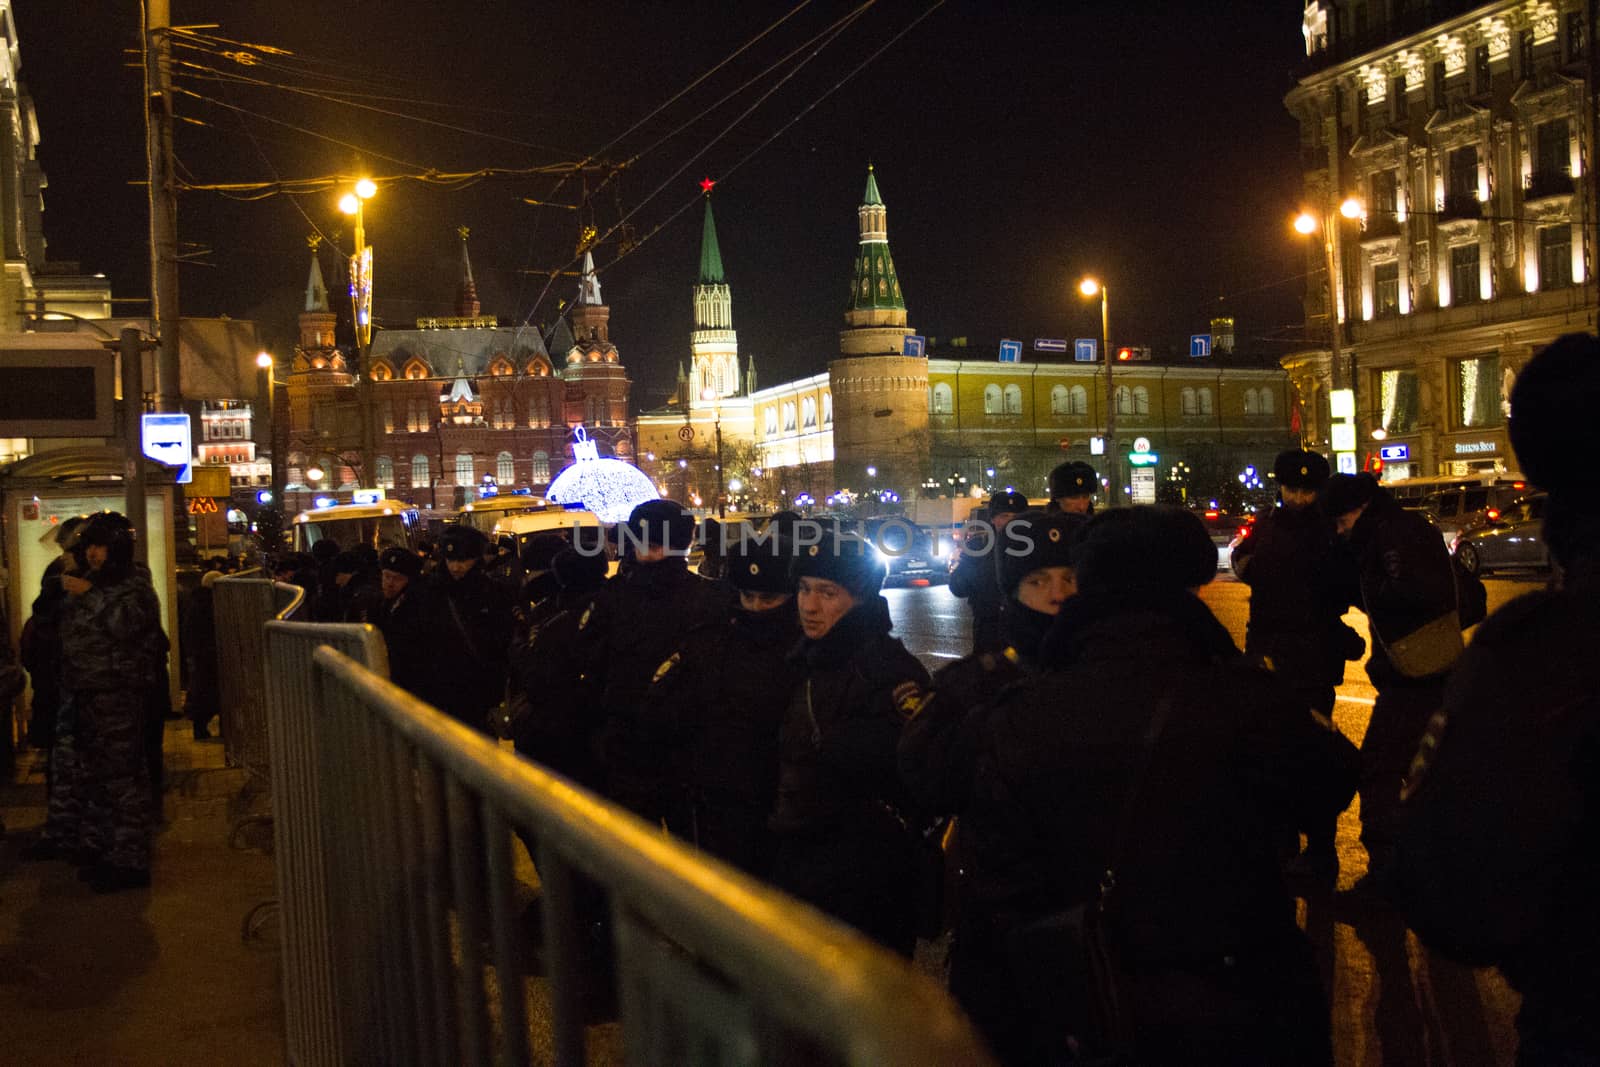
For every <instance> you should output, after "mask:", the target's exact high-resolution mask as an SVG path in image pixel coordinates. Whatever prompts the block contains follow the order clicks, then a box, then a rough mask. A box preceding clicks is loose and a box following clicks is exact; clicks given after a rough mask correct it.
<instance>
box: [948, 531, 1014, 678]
mask: <svg viewBox="0 0 1600 1067" xmlns="http://www.w3.org/2000/svg"><path fill="white" fill-rule="evenodd" d="M1000 551H1002V550H1001V549H1000V548H999V547H998V546H994V547H993V550H992V551H990V552H987V553H985V554H983V555H977V554H971V555H968V554H965V553H964V554H963V555H962V557H961V560H960V562H958V563H957V564H956V569H955V570H953V571H951V572H950V592H951V594H953V595H954V596H958V597H960V598H961V599H963V600H965V601H966V602H967V606H968V607H969V608H971V609H972V651H973V652H975V653H976V652H998V651H1000V649H1001V648H1003V647H1004V641H1003V640H1002V638H1001V634H1000V606H1001V604H1003V603H1004V602H1005V599H1006V598H1005V594H1003V593H1002V592H1001V591H1000V575H999V572H998V570H997V568H996V565H995V564H996V556H997V555H998V553H999V552H1000Z"/></svg>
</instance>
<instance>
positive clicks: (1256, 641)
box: [1233, 507, 1363, 689]
mask: <svg viewBox="0 0 1600 1067" xmlns="http://www.w3.org/2000/svg"><path fill="white" fill-rule="evenodd" d="M1334 558H1335V545H1334V535H1333V526H1332V524H1331V523H1330V522H1328V520H1327V519H1326V518H1325V517H1324V516H1323V515H1322V512H1321V511H1320V510H1319V509H1318V508H1315V507H1309V508H1288V507H1282V508H1278V509H1277V510H1275V511H1272V512H1270V513H1268V514H1267V515H1265V516H1263V517H1262V518H1261V519H1260V520H1259V521H1258V522H1256V523H1255V525H1254V527H1252V532H1251V534H1250V536H1249V537H1247V538H1245V539H1244V540H1243V541H1242V542H1240V543H1239V545H1238V547H1236V548H1235V549H1234V550H1233V569H1234V573H1235V574H1237V575H1238V576H1239V577H1240V579H1241V580H1242V581H1243V582H1244V583H1245V584H1246V585H1248V586H1249V587H1250V621H1249V624H1248V626H1247V628H1246V630H1245V645H1244V647H1245V651H1246V652H1248V653H1250V654H1251V655H1253V656H1259V657H1265V658H1267V659H1270V660H1271V661H1272V664H1273V669H1274V670H1275V671H1276V673H1277V674H1278V675H1279V676H1280V677H1281V678H1283V680H1284V681H1285V682H1287V683H1288V684H1289V685H1291V686H1294V687H1295V688H1297V689H1317V688H1324V687H1333V686H1337V685H1338V684H1339V683H1340V682H1341V681H1343V680H1344V663H1345V660H1346V659H1359V658H1360V655H1361V652H1362V650H1363V649H1362V647H1361V646H1362V641H1361V636H1360V635H1359V634H1357V633H1356V632H1355V631H1354V630H1352V629H1350V628H1349V627H1348V626H1346V625H1345V624H1344V622H1343V621H1342V616H1343V615H1344V610H1345V604H1343V603H1341V602H1340V597H1339V593H1338V590H1337V589H1336V588H1335V586H1334V581H1335V576H1334V566H1333V562H1334ZM1351 652H1354V653H1355V655H1353V656H1352V655H1350V653H1351Z"/></svg>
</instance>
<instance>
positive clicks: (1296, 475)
mask: <svg viewBox="0 0 1600 1067" xmlns="http://www.w3.org/2000/svg"><path fill="white" fill-rule="evenodd" d="M1328 473H1329V472H1328V461H1327V460H1326V459H1324V458H1323V457H1322V456H1321V455H1319V454H1317V453H1316V452H1308V451H1305V450H1303V449H1291V450H1289V451H1287V452H1283V453H1280V454H1279V455H1278V458H1277V459H1276V461H1274V463H1273V475H1274V477H1275V478H1276V480H1277V483H1278V496H1279V504H1278V507H1277V508H1275V509H1273V510H1272V511H1271V512H1269V513H1267V514H1266V515H1263V516H1261V517H1260V518H1258V519H1257V520H1256V522H1255V523H1254V524H1253V525H1251V526H1250V527H1249V528H1248V529H1249V531H1250V532H1249V534H1248V536H1246V537H1245V538H1244V540H1242V541H1240V542H1239V544H1238V546H1237V547H1235V548H1234V550H1233V564H1232V565H1233V571H1234V573H1235V574H1236V575H1238V577H1239V578H1240V579H1241V580H1242V581H1243V582H1244V583H1245V584H1246V585H1248V586H1249V587H1250V621H1249V623H1248V625H1247V627H1246V629H1245V644H1244V648H1245V652H1246V653H1247V654H1249V655H1252V656H1258V657H1262V658H1264V659H1266V660H1268V661H1270V662H1271V664H1272V668H1273V670H1274V671H1275V672H1276V673H1277V675H1278V677H1280V678H1282V679H1283V680H1284V681H1285V682H1286V683H1287V684H1288V685H1289V686H1290V687H1291V688H1292V689H1293V690H1294V691H1295V693H1296V695H1297V696H1299V697H1300V698H1301V699H1302V700H1303V701H1304V702H1305V705H1306V707H1308V708H1311V709H1312V710H1313V711H1316V712H1317V713H1318V714H1321V715H1324V716H1328V717H1331V716H1332V715H1333V705H1334V690H1335V688H1336V687H1337V686H1338V685H1339V683H1340V682H1341V681H1343V680H1344V664H1345V661H1346V660H1351V659H1360V658H1361V654H1362V652H1364V651H1365V648H1366V643H1365V642H1364V641H1363V640H1362V638H1361V635H1360V634H1358V633H1356V632H1355V631H1354V630H1352V629H1350V627H1348V626H1346V625H1345V624H1344V621H1343V615H1344V604H1343V603H1342V602H1341V601H1340V599H1339V593H1338V590H1337V589H1336V588H1335V585H1334V582H1333V580H1332V575H1333V574H1334V572H1335V569H1336V568H1335V547H1334V536H1333V523H1332V522H1330V521H1329V520H1328V518H1327V517H1326V516H1325V515H1324V514H1323V513H1322V509H1321V508H1319V507H1318V506H1317V493H1318V491H1319V490H1321V488H1322V486H1323V484H1324V483H1326V482H1327V480H1328ZM1334 821H1335V820H1329V821H1328V822H1327V823H1326V824H1325V825H1323V826H1320V827H1315V828H1313V830H1312V831H1311V832H1310V833H1309V834H1308V836H1307V843H1306V851H1305V853H1304V855H1303V856H1301V857H1299V858H1298V859H1297V860H1296V861H1295V863H1294V865H1293V867H1292V873H1294V874H1296V875H1300V876H1303V877H1307V878H1309V879H1311V880H1312V881H1314V882H1316V883H1317V884H1320V885H1332V884H1333V883H1334V882H1335V881H1337V880H1338V876H1339V857H1338V854H1337V853H1336V852H1335V851H1334ZM1294 849H1295V851H1298V850H1299V842H1298V841H1296V842H1294Z"/></svg>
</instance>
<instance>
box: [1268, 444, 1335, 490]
mask: <svg viewBox="0 0 1600 1067" xmlns="http://www.w3.org/2000/svg"><path fill="white" fill-rule="evenodd" d="M1272 474H1273V476H1274V477H1276V478H1277V479H1278V485H1280V486H1282V487H1283V488H1285V489H1313V490H1314V489H1321V488H1322V485H1323V483H1324V482H1326V481H1327V480H1328V461H1327V460H1326V459H1324V458H1322V455H1321V454H1320V453H1317V452H1308V451H1306V450H1305V449H1303V448H1291V449H1290V450H1289V451H1287V452H1279V453H1278V458H1277V459H1275V460H1273V462H1272Z"/></svg>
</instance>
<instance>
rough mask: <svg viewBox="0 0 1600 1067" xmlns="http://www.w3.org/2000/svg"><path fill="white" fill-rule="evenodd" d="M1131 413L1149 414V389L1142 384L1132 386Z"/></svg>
mask: <svg viewBox="0 0 1600 1067" xmlns="http://www.w3.org/2000/svg"><path fill="white" fill-rule="evenodd" d="M1133 413H1134V414H1135V415H1148V414H1150V390H1148V389H1146V388H1145V387H1144V386H1142V385H1136V386H1134V387H1133Z"/></svg>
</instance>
